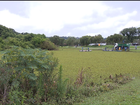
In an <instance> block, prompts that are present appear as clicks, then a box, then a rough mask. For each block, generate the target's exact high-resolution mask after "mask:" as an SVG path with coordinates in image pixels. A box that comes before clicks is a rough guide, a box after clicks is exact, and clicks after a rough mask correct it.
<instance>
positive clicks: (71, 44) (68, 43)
mask: <svg viewBox="0 0 140 105" xmlns="http://www.w3.org/2000/svg"><path fill="white" fill-rule="evenodd" d="M75 40H76V38H75V37H69V38H68V39H67V45H68V46H73V45H74V42H75Z"/></svg>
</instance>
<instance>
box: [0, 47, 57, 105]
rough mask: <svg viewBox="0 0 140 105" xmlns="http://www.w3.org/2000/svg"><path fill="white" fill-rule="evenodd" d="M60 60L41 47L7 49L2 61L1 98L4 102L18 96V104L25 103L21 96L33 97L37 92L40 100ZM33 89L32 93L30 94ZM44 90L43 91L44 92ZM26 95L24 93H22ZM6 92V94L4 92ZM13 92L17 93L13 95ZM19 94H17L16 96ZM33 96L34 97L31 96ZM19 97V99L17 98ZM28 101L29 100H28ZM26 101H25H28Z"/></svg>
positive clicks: (0, 76)
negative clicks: (44, 87) (44, 86)
mask: <svg viewBox="0 0 140 105" xmlns="http://www.w3.org/2000/svg"><path fill="white" fill-rule="evenodd" d="M57 64H58V60H57V59H56V58H54V57H52V54H51V53H49V52H47V51H42V50H41V49H23V48H19V47H13V48H12V49H9V50H7V51H6V53H5V54H4V55H3V57H2V61H1V65H0V66H1V68H0V69H1V70H0V72H1V73H0V78H1V81H0V82H1V89H2V90H1V91H0V94H1V97H0V98H1V100H2V102H3V103H6V102H7V101H8V97H9V98H10V101H8V102H9V103H10V102H11V101H14V100H13V99H14V98H12V97H14V96H15V97H16V100H15V101H14V102H16V103H17V104H21V103H23V102H22V101H21V100H23V99H21V98H23V97H25V96H26V97H28V98H29V99H31V98H33V99H34V96H33V95H35V94H37V96H38V95H40V97H39V100H41V99H43V97H44V95H42V93H43V92H44V89H43V90H41V89H42V88H43V87H42V86H43V85H44V83H45V84H47V85H49V81H48V80H51V78H52V73H53V70H54V68H55V67H57ZM29 91H32V95H31V94H29V93H31V92H29ZM42 91H43V92H42ZM23 92H24V93H25V95H22V96H21V94H22V93H23ZM2 93H4V94H2ZM13 94H15V95H14V96H13ZM16 95H17V96H16ZM31 96H32V97H31ZM17 98H19V99H17ZM26 101H27V100H26ZM26 101H25V102H26Z"/></svg>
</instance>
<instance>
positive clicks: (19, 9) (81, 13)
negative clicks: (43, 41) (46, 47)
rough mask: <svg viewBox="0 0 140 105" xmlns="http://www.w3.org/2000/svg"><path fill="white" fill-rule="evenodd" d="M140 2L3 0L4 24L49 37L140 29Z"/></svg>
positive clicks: (0, 15) (0, 12)
mask: <svg viewBox="0 0 140 105" xmlns="http://www.w3.org/2000/svg"><path fill="white" fill-rule="evenodd" d="M139 5H140V1H0V24H1V25H4V26H6V27H8V28H13V29H14V30H15V31H17V32H20V33H22V32H28V33H35V34H45V35H46V36H47V37H50V36H54V35H58V36H72V37H82V36H85V35H90V36H95V35H98V34H101V35H102V36H103V37H104V38H106V37H108V36H110V35H113V34H115V33H116V34H119V32H120V31H121V30H123V29H124V28H130V27H136V28H137V27H140V6H139Z"/></svg>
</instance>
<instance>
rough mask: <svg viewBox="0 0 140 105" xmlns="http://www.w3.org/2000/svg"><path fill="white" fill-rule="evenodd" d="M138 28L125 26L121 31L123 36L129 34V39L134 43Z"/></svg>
mask: <svg viewBox="0 0 140 105" xmlns="http://www.w3.org/2000/svg"><path fill="white" fill-rule="evenodd" d="M137 32H138V31H137V28H136V27H131V28H124V29H123V30H122V31H120V34H122V35H123V36H127V38H128V40H129V41H130V42H131V43H132V42H133V40H134V36H136V35H137V34H138V33H137Z"/></svg>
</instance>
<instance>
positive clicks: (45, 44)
mask: <svg viewBox="0 0 140 105" xmlns="http://www.w3.org/2000/svg"><path fill="white" fill-rule="evenodd" d="M137 39H140V27H138V28H136V27H130V28H124V29H123V30H121V31H120V33H119V34H116V33H115V34H114V35H110V36H108V37H107V38H103V37H102V35H100V34H98V35H95V36H90V35H85V36H82V37H80V38H78V37H59V36H58V35H54V36H52V37H46V35H44V34H34V33H28V32H25V33H19V32H16V31H15V30H14V29H12V28H7V27H5V26H3V25H0V50H5V49H9V48H11V46H20V47H22V48H28V47H30V48H41V49H48V50H54V49H57V46H75V45H76V46H78V45H82V46H87V45H89V44H90V43H107V44H114V43H122V42H126V43H133V42H138V40H137ZM139 43H140V42H139Z"/></svg>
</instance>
